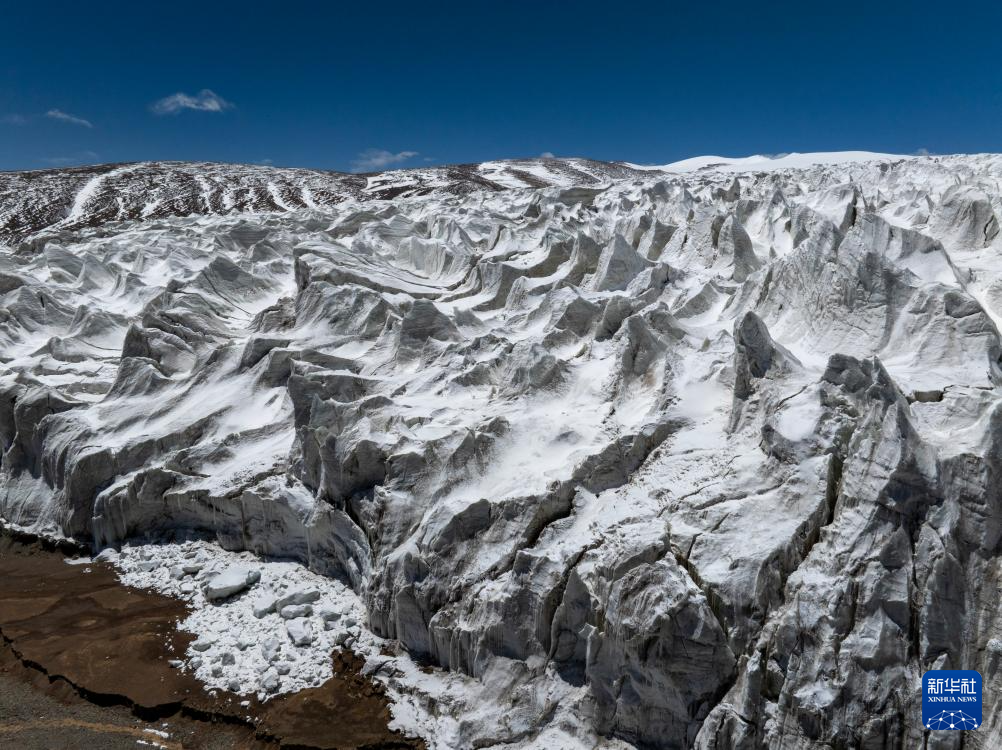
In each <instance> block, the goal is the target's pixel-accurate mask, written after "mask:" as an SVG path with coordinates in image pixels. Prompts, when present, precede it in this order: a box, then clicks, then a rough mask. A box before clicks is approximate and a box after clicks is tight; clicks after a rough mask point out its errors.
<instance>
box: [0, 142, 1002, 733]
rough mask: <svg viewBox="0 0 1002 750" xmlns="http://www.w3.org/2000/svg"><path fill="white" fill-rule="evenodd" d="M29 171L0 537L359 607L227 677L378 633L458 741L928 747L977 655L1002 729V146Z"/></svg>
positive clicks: (305, 610) (295, 598)
mask: <svg viewBox="0 0 1002 750" xmlns="http://www.w3.org/2000/svg"><path fill="white" fill-rule="evenodd" d="M791 165H792V166H791ZM228 170H230V171H229V172H228ZM60 174H61V175H62V177H59V175H60ZM527 175H528V176H527ZM57 178H58V179H57ZM530 178H531V179H530ZM2 180H6V181H7V182H6V183H5V184H4V185H3V186H0V193H3V194H4V195H7V196H11V195H14V194H15V193H16V194H17V195H19V196H22V198H21V199H19V200H14V199H13V198H11V199H10V200H7V201H6V204H5V206H4V211H5V213H4V214H3V217H4V225H3V234H0V241H6V242H8V243H9V245H8V246H7V247H5V248H2V249H0V342H2V343H0V447H2V449H3V459H2V466H0V516H2V518H3V519H4V520H5V521H6V522H7V523H10V524H16V525H18V526H20V527H23V528H29V529H32V530H34V531H36V532H39V533H44V534H49V535H54V536H70V537H73V538H75V539H78V540H81V541H84V542H87V543H90V544H92V545H93V546H94V547H95V549H102V548H104V547H107V546H119V545H121V544H123V543H125V542H131V543H133V544H137V543H140V542H168V541H175V540H176V541H179V542H183V541H184V540H188V539H191V538H195V537H200V538H206V539H210V540H213V541H214V542H215V543H216V544H217V545H219V546H220V547H222V548H223V549H225V550H231V551H246V552H250V553H255V554H256V555H258V556H260V558H262V559H263V560H264V561H267V560H269V559H276V558H280V559H282V560H285V561H290V560H291V561H296V562H298V563H299V564H300V565H301V566H303V567H304V568H309V569H310V571H313V572H314V573H316V574H320V576H326V577H328V578H329V579H336V580H337V581H338V582H339V583H338V585H344V586H346V587H348V589H350V591H351V592H352V596H354V597H356V598H357V599H356V600H353V601H355V604H353V605H352V606H354V607H356V610H353V612H355V614H353V615H352V616H351V618H347V617H344V616H342V613H343V612H346V611H347V609H346V605H343V603H342V604H339V602H341V600H340V599H338V600H336V601H335V600H334V599H331V595H330V594H329V593H325V590H323V589H322V587H321V584H316V585H315V586H314V589H302V590H299V589H293V590H288V591H286V590H284V589H282V590H278V589H275V590H272V589H270V588H268V587H267V586H264V584H257V583H255V585H254V587H253V588H252V589H251V590H250V591H249V592H247V593H245V594H243V595H242V597H240V599H241V601H239V602H235V603H229V604H226V603H224V604H222V605H220V606H219V607H217V609H218V608H220V607H221V608H224V609H225V608H228V607H229V608H232V607H239V608H240V609H239V611H240V612H241V613H242V614H241V615H240V617H241V618H243V619H241V622H246V623H248V624H247V628H248V629H250V630H253V628H254V627H257V626H254V625H253V623H254V622H273V621H274V622H275V623H277V622H282V623H283V624H284V625H283V627H284V628H285V630H286V631H287V632H282V631H276V632H277V633H278V636H280V637H278V636H276V637H274V638H273V642H272V641H269V643H271V652H270V654H271V657H274V658H269V657H266V656H260V657H258V656H255V657H254V658H255V659H258V661H259V662H260V663H259V664H258V666H260V667H261V671H260V672H257V671H253V670H248V671H247V672H246V674H245V673H244V672H240V671H239V670H238V666H239V657H236V662H235V663H228V664H226V665H222V663H221V662H220V666H222V669H221V670H220V674H219V675H215V676H213V675H212V674H211V673H210V672H208V671H207V670H208V665H204V668H203V669H202V670H201V671H200V675H202V676H204V678H205V679H206V680H207V681H212V680H213V679H215V680H217V681H219V682H220V684H221V685H226V684H228V681H229V680H230V679H231V678H232V679H237V682H238V683H239V682H240V680H241V679H244V680H245V681H246V680H250V681H251V682H252V683H253V684H252V685H250V687H248V689H249V690H257V689H259V688H260V689H261V690H263V691H264V692H273V691H277V690H281V689H285V688H284V687H283V685H286V686H287V685H288V684H289V677H288V675H286V674H283V673H281V672H279V671H278V670H277V667H275V666H273V662H275V660H276V659H277V658H278V656H277V655H278V654H280V653H285V652H286V651H288V650H289V649H293V653H295V649H296V648H298V647H300V646H301V647H302V648H304V649H307V651H308V652H309V653H320V649H321V647H324V648H328V649H329V647H330V646H331V644H333V643H335V642H337V643H342V644H343V643H346V642H347V641H348V640H349V639H350V640H351V641H352V642H357V643H358V644H359V645H358V647H359V648H363V647H365V648H370V647H371V653H373V654H375V653H377V652H378V649H376V648H375V646H374V645H373V644H376V643H381V644H392V645H393V646H394V647H395V648H399V649H401V651H402V652H403V653H406V654H408V655H409V656H410V657H411V658H413V659H415V660H418V661H420V662H422V663H427V664H431V665H436V666H438V667H441V668H443V669H444V670H445V671H442V672H437V673H435V676H432V675H425V676H423V677H415V675H423V674H424V673H421V672H420V671H419V670H415V671H414V672H412V673H409V674H410V676H409V677H406V678H404V677H400V676H399V675H398V678H392V679H398V682H397V683H396V687H395V688H394V689H395V690H396V693H395V694H396V695H397V699H398V701H399V704H398V706H397V709H396V710H397V711H398V712H399V713H398V717H405V716H407V715H410V716H412V718H413V717H414V716H417V715H418V714H422V715H434V716H435V717H437V718H436V719H435V721H434V722H433V723H432V724H428V725H422V724H421V722H420V721H418V720H417V719H414V720H413V721H412V722H411V724H410V725H409V726H412V727H417V728H418V729H420V728H421V726H425V728H426V729H427V727H428V726H433V727H434V729H433V730H429V731H433V732H434V733H435V737H433V738H431V739H430V741H432V742H433V744H435V746H440V747H470V746H478V747H490V746H494V745H502V744H506V745H509V746H521V747H529V746H545V745H547V743H549V746H551V747H553V746H564V745H561V743H565V744H566V743H572V744H579V745H583V746H595V745H598V744H599V743H611V744H607V745H606V746H608V747H614V746H617V744H616V743H629V744H633V745H637V746H645V747H647V746H650V747H667V748H674V747H699V748H758V747H856V746H861V747H887V748H911V747H916V746H921V745H922V743H923V742H926V741H927V735H926V733H925V732H924V730H923V728H922V726H921V721H920V719H921V711H920V692H919V689H918V685H919V678H920V676H921V674H922V672H924V671H925V670H927V669H933V668H935V669H978V670H980V671H981V672H982V674H983V675H984V678H985V696H986V710H985V716H986V717H988V719H987V721H986V723H985V725H984V726H983V727H982V728H980V729H979V731H978V732H977V733H973V734H971V735H970V737H969V738H968V739H967V740H965V742H966V743H969V744H972V745H973V746H975V747H991V746H993V745H994V744H997V743H998V742H999V741H1002V724H1000V723H998V722H999V719H997V718H994V719H993V718H992V717H994V716H997V715H998V714H999V712H998V711H997V710H992V709H996V708H998V707H999V701H1000V698H999V696H1000V695H1002V690H1000V689H999V688H1002V684H1000V680H1002V678H1000V677H999V670H998V660H999V654H1000V652H1002V647H999V646H998V644H999V643H1000V642H1002V618H1000V615H999V610H998V607H997V601H998V587H999V581H1000V579H1002V565H1000V560H1002V558H1000V554H999V550H1000V541H999V540H1000V536H1002V512H1000V508H1002V496H1000V494H999V493H1000V491H1002V490H1000V487H1002V483H1000V477H999V474H998V473H997V472H999V471H1002V458H1000V456H1002V452H1000V451H1002V447H1000V446H1002V417H1000V413H1002V412H1000V408H999V405H1000V403H1002V398H1000V394H1002V392H1000V391H999V385H1000V377H1002V372H1000V369H999V368H1000V357H1002V349H1000V341H999V329H998V325H999V322H1000V315H1002V263H1000V262H999V258H1000V253H1002V237H1000V230H999V224H998V216H999V213H1000V210H1002V189H1000V185H1002V157H998V156H992V155H982V156H966V157H923V158H908V159H905V158H895V157H880V158H871V159H860V158H852V159H847V160H842V161H840V160H838V159H832V158H827V159H824V160H821V163H811V162H810V161H809V160H808V161H807V162H804V161H803V160H801V161H799V162H798V161H793V162H789V163H788V164H786V165H780V166H777V167H775V168H769V169H766V168H763V167H762V165H761V163H760V162H755V161H753V162H749V163H747V164H742V163H740V162H735V163H732V164H716V165H715V163H714V162H712V161H711V162H707V163H706V164H703V163H699V164H695V163H694V164H693V165H689V166H687V167H686V169H684V170H683V169H681V168H679V169H675V170H671V169H669V168H661V169H644V168H639V167H631V166H629V165H605V166H602V165H601V164H600V163H597V162H587V163H585V162H581V163H576V162H574V161H570V162H567V163H562V162H559V160H541V161H539V162H525V163H519V164H516V165H515V166H511V165H508V166H506V165H505V164H504V163H500V162H498V163H492V164H489V165H481V166H480V167H475V166H467V167H465V168H463V169H462V170H459V169H458V168H457V169H455V170H453V171H452V172H450V171H449V170H447V169H446V170H438V171H435V170H423V171H422V170H416V171H415V172H413V173H411V172H407V171H404V172H400V173H386V174H385V175H375V176H368V177H363V178H354V177H352V178H349V177H348V176H340V177H337V176H330V177H327V178H325V177H324V176H323V175H322V174H318V173H310V174H299V173H298V172H297V171H296V170H274V171H269V170H267V169H264V168H246V169H244V168H237V167H232V168H230V167H222V166H219V165H201V166H200V165H187V166H179V165H157V164H141V165H129V166H124V167H123V166H118V167H114V168H110V167H109V168H107V169H105V170H104V171H100V172H99V173H96V174H92V173H90V172H86V171H84V172H82V173H79V174H78V173H76V172H74V171H73V170H67V171H65V172H63V173H53V174H52V175H50V176H49V177H46V178H45V180H43V179H42V178H41V177H38V176H37V175H36V176H35V177H31V176H30V175H29V176H25V175H13V176H11V175H5V176H3V177H2V178H0V181H2ZM46 180H48V181H46ZM172 181H173V182H172ZM210 183H211V184H210ZM172 185H173V186H174V187H173V189H172V188H171V186H172ZM205 185H209V187H208V188H206V187H205ZM540 185H542V187H540ZM143 186H147V187H148V191H147V192H145V193H144V189H143ZM346 186H347V187H346ZM203 188H204V192H199V191H200V190H203ZM210 188H211V189H210ZM349 188H350V189H349ZM19 191H20V192H19ZM115 191H119V193H120V195H119V197H120V198H121V200H119V201H118V202H117V203H116V202H115V201H114V200H112V198H113V197H114V195H115ZM241 195H242V196H243V198H244V200H243V201H242V202H241V200H238V198H239V197H240V196H241ZM265 195H271V196H273V199H272V200H271V202H268V201H265V202H264V203H260V202H256V201H258V199H260V200H264V199H263V198H261V196H265ZM276 195H277V196H279V198H281V200H279V198H275V197H274V196H276ZM319 195H325V196H327V198H326V199H325V200H323V201H321V200H319V199H318V198H317V196H319ZM32 196H34V198H32ZM39 196H42V197H45V196H48V197H47V198H45V200H43V199H42V198H40V197H39ZM109 196H111V197H109ZM172 196H173V197H172ZM254 196H257V198H254ZM144 201H145V202H144ZM32 206H35V207H36V210H34V212H32V210H29V209H31V207H32ZM52 206H62V208H59V209H57V208H52ZM43 208H44V210H43ZM252 211H256V213H253V212H252ZM172 214H181V215H172ZM12 217H13V218H12ZM996 427H999V429H996ZM165 549H166V548H165ZM164 554H166V553H164ZM171 554H172V555H174V553H171ZM220 554H222V553H220ZM109 556H110V555H109ZM125 557H126V558H127V559H131V558H130V555H128V554H127V555H125ZM133 557H134V556H133ZM168 557H169V558H170V559H167V558H164V564H163V565H162V566H161V565H160V564H159V563H156V562H154V564H153V565H152V566H150V567H151V568H156V569H155V570H154V569H151V570H145V571H144V570H143V569H142V568H140V567H138V566H139V565H140V564H142V563H143V562H150V560H145V561H143V560H140V559H138V558H137V560H136V562H135V564H132V563H130V565H132V567H130V568H129V570H130V571H131V572H130V573H129V575H130V576H135V577H138V578H136V580H140V579H141V577H142V575H146V576H147V578H148V579H150V580H152V579H156V580H157V581H159V582H160V583H159V584H158V585H161V586H162V587H166V589H169V590H171V591H174V592H175V593H178V595H185V596H188V597H196V598H197V597H198V596H199V593H198V591H196V590H194V589H193V588H191V587H190V585H189V588H188V589H187V590H184V589H182V588H181V586H183V585H184V584H185V581H187V580H188V579H189V578H190V577H191V576H195V577H197V576H202V578H205V576H206V573H205V571H203V569H202V568H203V567H204V566H205V565H207V564H208V562H209V561H210V560H212V559H214V558H206V559H205V560H203V561H202V562H201V563H198V562H197V561H195V562H194V563H193V560H194V559H193V558H192V559H189V558H185V557H183V556H182V555H181V553H180V552H178V553H177V554H176V555H174V556H173V557H170V556H168ZM153 559H154V561H155V560H159V559H160V558H156V557H155V558H153ZM220 560H222V558H220ZM241 560H243V558H241ZM231 562H232V564H234V565H237V564H241V565H246V564H247V561H246V560H243V561H242V562H239V561H231ZM120 564H125V563H123V562H121V561H120ZM268 564H270V563H267V562H262V563H261V565H265V566H266V565H268ZM281 564H282V565H291V564H293V563H290V562H283V563H281ZM185 565H189V566H191V568H192V569H191V571H190V572H187V571H186V570H185V569H184V566H185ZM213 565H215V566H216V568H218V570H217V571H216V572H220V571H221V570H222V568H221V567H220V566H221V565H222V562H220V561H216V562H214V563H213ZM158 566H159V567H158ZM172 566H180V567H179V570H180V575H179V576H178V577H177V578H176V579H175V578H171V576H170V573H169V570H170V569H172ZM200 566H201V567H200ZM161 567H162V568H163V569H162V570H161V569H160V568H161ZM210 567H212V566H210ZM213 569H215V568H213ZM206 570H208V568H206ZM265 570H268V568H265ZM245 576H246V572H245ZM266 579H267V574H266V575H265V579H263V580H266ZM199 580H201V579H199ZM311 580H312V579H311ZM242 582H243V585H246V584H247V583H248V579H247V578H246V577H245V578H243V579H242ZM210 585H211V582H210ZM230 593H238V592H235V591H231V592H230ZM338 596H341V594H339V595H338ZM286 608H291V609H289V610H288V614H289V618H288V619H287V620H282V619H281V618H282V617H283V615H284V614H285V612H286ZM212 610H213V607H211V606H207V607H206V608H205V610H204V611H205V612H206V613H208V614H204V615H200V617H204V618H208V617H210V615H211V612H212ZM226 611H229V610H226ZM233 611H236V610H233ZM356 618H361V619H359V623H363V624H364V625H365V626H366V627H365V629H361V628H359V627H358V626H357V625H356V623H355V620H356ZM347 619H350V620H351V623H352V624H351V625H350V626H349V625H347V624H345V621H346V620H347ZM205 627H206V628H207V629H209V630H211V629H212V627H215V626H210V625H206V626H205ZM351 628H354V629H355V630H354V631H353V632H352V633H351V634H349V633H348V630H350V629H351ZM209 635H211V637H215V638H217V641H218V639H223V641H225V649H226V653H228V654H231V657H227V659H228V660H229V659H231V658H234V657H232V654H236V653H238V652H239V653H243V652H245V651H246V652H247V653H252V652H253V653H254V654H257V653H258V651H257V650H256V649H248V648H247V647H246V646H245V647H244V648H243V649H240V647H239V646H240V644H239V643H237V642H236V641H235V639H237V637H238V636H237V635H227V634H225V633H216V634H215V635H212V634H209ZM335 638H337V639H338V640H337V641H335ZM231 641H233V642H232V643H231ZM203 643H204V645H205V648H206V651H207V653H213V654H214V653H216V651H217V650H218V649H219V648H222V647H221V646H217V645H216V642H214V641H210V640H205V641H204V642H203ZM263 647H264V646H261V648H263ZM304 653H305V652H304ZM220 658H222V657H220ZM297 658H298V657H297ZM396 663H397V665H398V666H397V667H395V668H394V669H399V670H405V667H404V666H402V664H403V662H399V661H398V662H396ZM235 664H236V665H235ZM241 669H242V668H241ZM227 670H229V671H227ZM234 670H237V671H234ZM251 672H253V674H251ZM313 672H314V673H315V674H314V676H315V677H320V676H322V673H323V670H322V669H321V668H319V666H318V667H317V668H316V669H315V670H313ZM203 673H204V674H203ZM234 675H236V677H234ZM384 677H385V675H384ZM387 679H391V678H387ZM422 680H424V682H422ZM457 685H462V686H463V687H462V690H460V689H459V688H457V687H455V686H457ZM450 691H452V692H450ZM463 691H465V692H463ZM436 692H439V693H440V694H441V695H449V696H450V697H449V700H441V701H436ZM400 720H401V721H403V722H404V723H405V724H406V720H405V719H404V718H400ZM928 741H929V742H930V743H931V744H935V743H936V742H940V743H942V742H944V741H943V740H935V739H934V740H928ZM436 743H437V744H436ZM944 746H945V745H944Z"/></svg>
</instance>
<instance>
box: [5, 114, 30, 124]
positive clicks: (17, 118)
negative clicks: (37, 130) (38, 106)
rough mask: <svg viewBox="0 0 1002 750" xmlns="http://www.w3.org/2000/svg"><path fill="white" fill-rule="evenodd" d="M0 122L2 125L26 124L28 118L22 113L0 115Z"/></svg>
mask: <svg viewBox="0 0 1002 750" xmlns="http://www.w3.org/2000/svg"><path fill="white" fill-rule="evenodd" d="M0 122H2V123H3V124H4V125H27V124H28V118H27V117H25V116H24V115H18V114H10V115H4V116H3V117H0Z"/></svg>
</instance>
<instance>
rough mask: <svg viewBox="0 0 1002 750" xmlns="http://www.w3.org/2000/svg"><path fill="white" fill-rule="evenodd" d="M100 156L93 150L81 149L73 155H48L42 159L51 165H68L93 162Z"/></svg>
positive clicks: (44, 162)
mask: <svg viewBox="0 0 1002 750" xmlns="http://www.w3.org/2000/svg"><path fill="white" fill-rule="evenodd" d="M97 159H98V156H97V154H96V153H94V152H93V151H81V152H80V153H78V154H75V155H73V156H47V157H45V158H43V159H41V160H40V161H41V162H42V163H43V164H48V165H49V166H51V167H68V166H72V165H76V164H93V163H94V162H96V161H97Z"/></svg>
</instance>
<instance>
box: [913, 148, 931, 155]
mask: <svg viewBox="0 0 1002 750" xmlns="http://www.w3.org/2000/svg"><path fill="white" fill-rule="evenodd" d="M930 155H931V154H930V153H929V149H927V148H919V149H915V156H930Z"/></svg>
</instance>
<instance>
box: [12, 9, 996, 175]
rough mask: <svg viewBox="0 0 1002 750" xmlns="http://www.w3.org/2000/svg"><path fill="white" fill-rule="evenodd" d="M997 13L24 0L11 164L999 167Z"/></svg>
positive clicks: (18, 27)
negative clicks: (960, 156)
mask: <svg viewBox="0 0 1002 750" xmlns="http://www.w3.org/2000/svg"><path fill="white" fill-rule="evenodd" d="M695 6H698V7H695ZM874 6H876V7H874ZM1000 21H1002V4H998V3H988V2H985V3H957V4H946V3H935V4H934V3H926V2H922V1H921V0H915V2H909V3H896V2H878V3H870V4H866V3H856V4H852V3H849V4H846V3H823V4H820V3H818V4H815V3H809V2H800V3H786V2H770V3H766V2H763V3H747V2H742V3H731V2H726V1H721V2H715V3H691V2H690V3H670V2H660V3H654V2H650V3H648V2H629V1H622V2H610V1H608V0H607V1H606V2H602V3H593V2H589V1H588V0H579V1H578V2H575V3H564V2H560V3H558V2H542V1H541V0H537V2H523V1H522V0H507V1H506V2H477V0H466V2H426V3H420V2H407V3H398V2H393V1H392V0H384V1H383V2H380V3H374V2H373V3H358V2H355V3H335V2H328V3H320V2H316V3H304V2H297V1H296V0H284V1H283V2H281V3H273V2H267V3H264V2H257V3H248V2H242V3H230V2H213V1H211V0H202V2H198V3H190V2H187V1H186V0H177V1H176V2H171V3H137V2H128V3H120V2H98V3H80V2H74V3H64V2H46V3H16V4H15V3H10V4H8V5H7V7H5V8H4V13H3V20H2V24H3V27H4V33H3V34H2V37H3V39H2V43H0V169H39V168H45V167H49V166H59V165H65V164H77V163H94V162H111V161H132V160H141V159H206V160H214V161H233V162H265V163H273V164H275V165H280V166H305V167H317V168H324V169H338V170H345V171H349V170H352V169H361V168H366V167H371V168H375V167H386V166H418V165H422V164H429V163H436V164H438V163H453V162H468V161H481V160H485V159H494V158H514V157H526V156H538V155H540V154H542V153H547V152H548V153H553V154H555V155H557V156H588V157H592V158H596V159H611V160H614V159H622V160H627V161H634V162H640V163H665V162H669V161H674V160H677V159H681V158H685V157H688V156H694V155H698V154H711V153H712V154H718V155H724V156H746V155H749V154H753V153H780V152H788V151H819V150H842V149H865V150H873V151H887V152H897V153H912V152H916V151H919V150H922V149H925V150H928V151H930V152H932V153H957V152H978V151H1000V150H1002V62H1000V54H999V53H1000V49H1002V44H1000V42H999V33H1000V29H1002V24H1000ZM172 97H173V98H172ZM158 102H159V104H158Z"/></svg>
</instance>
